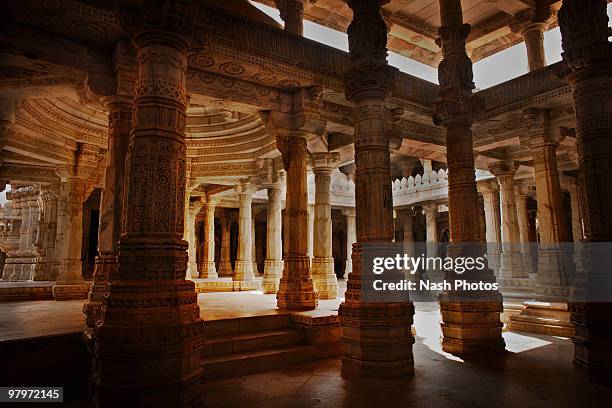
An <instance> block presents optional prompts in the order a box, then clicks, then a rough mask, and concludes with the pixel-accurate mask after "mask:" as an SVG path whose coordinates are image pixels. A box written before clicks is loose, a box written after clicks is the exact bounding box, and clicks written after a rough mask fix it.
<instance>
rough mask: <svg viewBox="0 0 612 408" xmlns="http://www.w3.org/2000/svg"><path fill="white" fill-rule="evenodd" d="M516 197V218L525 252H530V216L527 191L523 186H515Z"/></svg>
mask: <svg viewBox="0 0 612 408" xmlns="http://www.w3.org/2000/svg"><path fill="white" fill-rule="evenodd" d="M514 198H515V200H516V218H517V222H518V229H519V237H520V240H521V243H522V244H523V245H522V248H523V253H529V250H530V245H529V216H528V215H527V193H526V192H525V191H523V190H522V189H521V188H518V187H515V189H514Z"/></svg>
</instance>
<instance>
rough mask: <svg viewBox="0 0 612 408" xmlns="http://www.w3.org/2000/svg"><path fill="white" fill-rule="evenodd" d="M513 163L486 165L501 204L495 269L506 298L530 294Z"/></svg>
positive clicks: (515, 168) (515, 166)
mask: <svg viewBox="0 0 612 408" xmlns="http://www.w3.org/2000/svg"><path fill="white" fill-rule="evenodd" d="M517 167H518V166H517V165H515V163H514V162H497V163H494V164H492V165H490V166H489V169H490V170H491V172H492V173H493V174H494V175H495V176H496V178H497V182H498V184H499V188H500V202H501V225H502V228H501V233H502V240H501V250H502V252H501V254H500V265H499V270H498V282H499V287H500V289H501V291H502V293H503V294H504V296H507V297H521V298H524V297H526V296H529V295H528V294H527V293H526V292H530V291H531V289H532V288H531V286H530V283H529V273H528V271H527V270H526V269H525V267H524V263H523V254H522V253H521V238H520V232H519V222H518V215H517V209H516V199H515V196H514V186H515V185H514V174H515V173H516V170H517Z"/></svg>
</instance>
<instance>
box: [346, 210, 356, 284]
mask: <svg viewBox="0 0 612 408" xmlns="http://www.w3.org/2000/svg"><path fill="white" fill-rule="evenodd" d="M342 214H343V215H344V217H345V218H346V265H345V267H344V276H343V278H344V279H348V275H349V273H351V272H353V259H352V257H353V244H354V243H355V242H357V226H356V224H355V209H354V208H346V209H343V210H342Z"/></svg>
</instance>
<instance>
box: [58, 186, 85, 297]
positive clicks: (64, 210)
mask: <svg viewBox="0 0 612 408" xmlns="http://www.w3.org/2000/svg"><path fill="white" fill-rule="evenodd" d="M90 191H91V190H90V187H89V186H88V185H87V182H86V181H85V180H83V179H80V178H69V179H66V181H63V182H62V186H61V193H60V196H59V198H58V218H57V243H56V245H57V248H58V249H59V259H60V267H59V272H58V276H57V281H56V282H55V285H53V288H52V291H53V297H54V298H55V300H73V299H84V298H85V297H87V292H88V290H89V286H88V285H87V284H86V283H85V281H84V280H83V268H82V264H81V245H82V238H83V203H84V202H85V199H86V198H87V195H88V194H89V192H90Z"/></svg>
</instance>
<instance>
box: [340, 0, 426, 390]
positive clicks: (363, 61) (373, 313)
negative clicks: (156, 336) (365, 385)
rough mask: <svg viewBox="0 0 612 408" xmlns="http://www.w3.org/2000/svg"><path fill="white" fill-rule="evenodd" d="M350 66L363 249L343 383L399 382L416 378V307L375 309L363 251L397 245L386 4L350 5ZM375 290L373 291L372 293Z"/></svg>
mask: <svg viewBox="0 0 612 408" xmlns="http://www.w3.org/2000/svg"><path fill="white" fill-rule="evenodd" d="M348 5H349V7H350V8H351V9H352V10H353V20H352V22H351V24H350V25H349V28H348V40H349V55H350V65H349V69H348V71H347V72H346V73H345V76H344V83H345V94H346V96H347V98H348V99H349V100H351V101H352V102H353V103H354V105H355V107H354V109H353V119H354V124H355V134H354V143H355V165H356V174H355V203H356V216H357V243H355V244H354V245H353V255H352V259H353V272H352V273H350V274H349V275H348V281H347V290H346V294H345V301H344V302H343V303H342V304H341V305H340V309H339V311H338V314H339V315H340V321H341V325H342V343H343V354H342V376H343V377H348V378H359V377H391V378H392V377H400V376H407V375H411V374H413V372H414V362H413V355H412V344H413V343H414V338H413V336H412V333H411V329H410V327H411V325H412V322H413V315H414V306H413V305H412V302H410V301H409V300H408V299H407V298H406V300H405V301H403V302H394V303H387V302H368V301H367V298H365V297H364V296H365V292H364V291H365V290H368V288H366V287H365V286H366V285H368V286H369V285H371V284H372V281H373V280H374V276H375V275H374V273H373V271H372V270H370V268H364V264H365V262H363V263H362V260H361V259H362V258H361V257H362V252H363V251H365V250H366V248H369V250H371V249H372V248H381V250H387V249H388V248H390V247H391V246H392V244H391V242H392V240H393V233H394V226H393V197H392V194H391V171H390V170H391V169H390V155H389V119H390V118H389V117H390V116H391V115H390V114H389V112H387V110H386V107H385V99H386V97H387V95H388V90H389V87H390V85H391V84H392V83H393V78H394V75H395V72H396V70H395V69H394V68H391V67H389V66H388V64H387V60H386V58H387V49H386V43H387V26H386V24H385V21H384V20H383V18H382V16H381V8H380V7H381V2H378V1H371V0H349V1H348ZM369 289H370V290H371V287H370V288H369Z"/></svg>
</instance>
